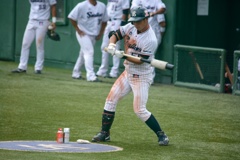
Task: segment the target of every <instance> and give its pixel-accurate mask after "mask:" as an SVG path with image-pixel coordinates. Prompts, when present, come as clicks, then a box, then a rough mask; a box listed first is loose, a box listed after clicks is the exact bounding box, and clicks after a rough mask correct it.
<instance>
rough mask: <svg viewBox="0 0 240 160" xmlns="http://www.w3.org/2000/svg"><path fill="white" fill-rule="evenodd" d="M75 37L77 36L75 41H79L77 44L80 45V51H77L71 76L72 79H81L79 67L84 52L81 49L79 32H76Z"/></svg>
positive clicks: (80, 66) (82, 60) (81, 64)
mask: <svg viewBox="0 0 240 160" xmlns="http://www.w3.org/2000/svg"><path fill="white" fill-rule="evenodd" d="M76 38H77V41H78V43H79V46H80V48H81V49H80V51H79V55H78V58H77V61H76V63H75V65H74V68H73V72H72V78H74V79H81V78H82V77H81V68H82V66H83V64H84V56H83V55H84V52H83V49H82V47H81V46H82V45H83V44H82V40H81V37H80V36H79V34H78V33H77V32H76Z"/></svg>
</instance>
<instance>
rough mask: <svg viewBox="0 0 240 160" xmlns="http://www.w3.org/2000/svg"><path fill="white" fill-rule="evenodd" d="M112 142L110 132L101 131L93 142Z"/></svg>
mask: <svg viewBox="0 0 240 160" xmlns="http://www.w3.org/2000/svg"><path fill="white" fill-rule="evenodd" d="M106 141H110V134H109V132H105V131H101V132H99V133H98V134H97V135H96V136H94V137H93V138H92V142H106Z"/></svg>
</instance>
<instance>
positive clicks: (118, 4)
mask: <svg viewBox="0 0 240 160" xmlns="http://www.w3.org/2000/svg"><path fill="white" fill-rule="evenodd" d="M129 8H130V1H129V0H117V1H116V0H108V3H107V13H108V17H109V21H108V22H107V27H106V28H105V31H104V35H103V41H102V45H101V50H102V64H101V66H100V68H99V70H98V72H97V76H101V77H107V71H108V66H109V64H108V59H109V54H108V53H106V52H105V51H104V48H105V47H107V46H108V43H109V37H108V35H109V33H110V32H111V31H116V30H117V29H118V28H119V26H120V25H124V24H125V23H126V22H125V21H126V20H127V17H128V12H129ZM116 45H117V46H116V48H117V49H118V50H119V49H120V45H121V44H120V42H118V43H117V44H116ZM119 64H120V59H119V58H118V57H116V56H113V66H112V69H111V71H110V73H109V77H110V78H116V77H117V76H118V74H119Z"/></svg>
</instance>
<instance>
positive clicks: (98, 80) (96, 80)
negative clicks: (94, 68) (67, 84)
mask: <svg viewBox="0 0 240 160" xmlns="http://www.w3.org/2000/svg"><path fill="white" fill-rule="evenodd" d="M89 82H102V81H101V80H100V79H98V78H96V79H94V80H92V81H89Z"/></svg>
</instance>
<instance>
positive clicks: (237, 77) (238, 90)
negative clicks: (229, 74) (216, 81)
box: [232, 50, 240, 95]
mask: <svg viewBox="0 0 240 160" xmlns="http://www.w3.org/2000/svg"><path fill="white" fill-rule="evenodd" d="M238 61H240V50H238V51H234V59H233V63H234V65H233V82H234V83H233V92H232V93H233V94H236V95H240V71H238V65H239V64H238V63H240V62H238Z"/></svg>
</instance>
